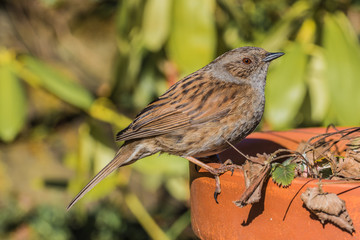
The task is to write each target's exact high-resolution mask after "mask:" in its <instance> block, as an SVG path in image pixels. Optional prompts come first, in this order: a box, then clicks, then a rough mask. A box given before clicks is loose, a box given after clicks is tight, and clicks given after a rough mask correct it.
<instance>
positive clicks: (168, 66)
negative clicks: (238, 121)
mask: <svg viewBox="0 0 360 240" xmlns="http://www.w3.org/2000/svg"><path fill="white" fill-rule="evenodd" d="M359 23H360V3H359V1H351V0H345V1H343V0H341V1H340V0H324V1H321V0H315V1H311V0H300V1H294V0H291V1H290V0H281V1H268V0H256V1H250V0H217V1H215V0H199V1H193V0H148V1H145V0H132V1H125V0H124V1H115V0H106V1H105V0H98V1H92V0H87V1H81V0H73V1H70V0H50V1H49V0H36V1H31V2H28V1H25V0H18V1H10V0H7V1H2V3H1V5H0V28H1V31H0V141H1V142H2V143H1V144H0V182H1V183H2V184H1V185H0V196H1V198H0V238H1V239H49V238H50V239H146V238H149V237H151V238H153V239H189V238H193V237H194V236H193V235H192V232H191V230H190V227H189V226H190V225H189V224H190V217H189V210H188V208H189V206H188V199H189V190H188V184H189V183H188V180H187V171H188V169H187V168H188V166H187V162H186V161H185V160H183V159H181V158H178V157H175V156H168V155H161V156H157V155H155V156H151V157H148V158H146V159H143V160H141V161H138V162H136V163H135V164H133V165H132V166H128V167H125V168H121V169H120V170H119V171H118V172H117V173H114V174H112V175H111V176H109V177H108V178H107V179H106V180H105V181H103V182H102V183H100V184H99V185H98V187H97V188H95V189H94V190H93V191H91V192H90V193H89V194H88V195H87V196H86V197H85V198H84V199H83V200H81V201H80V202H79V203H78V204H77V205H76V206H75V208H74V209H72V210H71V211H70V212H69V213H67V212H65V206H66V204H67V202H68V201H69V200H70V199H71V198H72V197H73V196H74V195H75V194H76V193H77V192H78V191H79V190H80V189H81V187H82V186H84V185H85V184H86V183H87V181H88V180H89V179H90V178H91V177H92V176H93V175H94V174H96V172H98V170H99V169H101V168H102V167H103V166H104V165H105V164H106V163H107V162H108V161H109V160H110V159H111V158H112V157H113V155H114V153H115V150H116V148H117V147H118V146H116V145H115V144H114V141H113V136H114V134H116V132H117V131H119V130H121V129H123V128H125V127H126V126H127V125H128V124H129V123H130V122H131V120H130V119H131V118H133V117H134V116H135V114H136V113H137V112H138V111H139V110H141V109H142V108H143V107H144V106H146V104H148V103H149V102H150V101H152V100H153V99H154V98H156V97H157V96H159V95H160V94H161V93H163V92H164V91H165V90H166V89H167V88H168V87H169V86H170V85H171V84H173V83H174V82H175V81H177V80H178V79H179V78H181V77H183V76H185V75H187V74H189V73H191V72H192V71H195V70H197V69H198V68H200V67H202V66H204V65H206V64H207V63H209V62H210V61H211V60H212V59H214V58H215V57H216V56H218V55H220V54H222V53H223V52H225V51H227V50H229V49H232V48H236V47H240V46H246V45H252V46H259V47H264V48H265V49H266V50H268V51H284V52H285V53H286V55H285V56H284V57H282V58H280V59H279V60H277V61H276V62H274V63H273V64H272V65H271V68H270V69H269V74H268V83H267V89H266V95H267V96H266V99H267V103H266V108H265V115H264V119H263V121H262V124H261V126H260V128H262V129H286V128H293V127H304V126H320V125H328V124H329V123H333V124H336V125H358V124H359V123H360V112H359V111H357V109H359V108H360V98H359V97H358V94H357V91H358V89H360V81H359V76H360V68H359V66H360V45H359V36H360V24H359Z"/></svg>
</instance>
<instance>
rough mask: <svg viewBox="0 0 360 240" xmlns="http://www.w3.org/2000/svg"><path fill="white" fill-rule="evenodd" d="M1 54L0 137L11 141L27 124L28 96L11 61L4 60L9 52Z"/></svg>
mask: <svg viewBox="0 0 360 240" xmlns="http://www.w3.org/2000/svg"><path fill="white" fill-rule="evenodd" d="M0 54H1V55H2V56H0V57H1V59H0V139H1V140H3V141H5V142H10V141H12V140H13V139H14V138H15V137H16V135H17V134H18V133H19V132H20V131H21V129H22V128H23V126H24V124H25V120H26V112H27V109H26V98H25V92H24V89H23V86H22V85H21V84H20V82H19V79H17V78H16V76H15V74H14V72H13V71H12V67H11V62H4V61H3V60H4V59H3V57H4V55H7V54H6V53H5V54H4V52H2V53H0ZM8 60H9V59H8Z"/></svg>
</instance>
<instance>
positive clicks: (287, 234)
mask: <svg viewBox="0 0 360 240" xmlns="http://www.w3.org/2000/svg"><path fill="white" fill-rule="evenodd" d="M325 131H326V129H324V128H307V129H297V130H291V131H286V132H257V133H253V134H251V135H250V136H248V137H247V138H246V139H244V140H243V141H242V142H241V143H239V144H237V148H238V149H239V150H240V151H242V152H243V153H245V154H249V155H253V156H254V155H256V153H263V152H266V153H272V152H274V151H275V150H277V149H280V148H288V149H293V150H295V149H296V148H297V146H298V144H299V142H301V141H307V140H308V139H309V138H311V137H313V136H315V135H317V134H320V133H325ZM220 157H221V159H222V160H226V159H228V158H230V159H231V160H233V161H234V162H236V163H241V162H243V161H244V159H243V158H242V157H241V156H240V155H239V154H238V153H236V152H235V151H234V150H232V149H229V150H227V151H225V152H224V153H222V154H220ZM210 165H212V166H218V165H217V164H215V163H210ZM190 181H191V184H190V185H191V186H190V201H191V222H192V228H193V230H194V232H195V234H196V235H197V236H198V237H199V238H200V239H206V240H208V239H247V240H251V239H317V240H319V239H320V240H321V239H358V235H359V234H357V233H356V232H355V233H353V234H352V235H351V234H349V233H348V232H345V231H343V230H341V229H339V228H338V227H336V226H334V225H333V224H331V223H327V224H325V225H324V226H323V225H322V224H321V223H320V221H318V220H317V219H316V216H315V215H313V214H311V213H310V212H309V211H308V210H307V209H306V208H305V207H304V206H303V203H302V201H301V199H300V195H301V194H302V193H303V192H304V191H305V190H306V189H307V188H311V187H316V186H318V185H317V183H318V180H316V179H311V178H296V179H294V180H293V182H292V184H291V186H289V187H288V188H281V187H278V186H277V185H276V184H275V183H273V182H272V180H271V179H269V181H268V182H267V187H266V188H265V190H264V193H263V197H262V199H261V201H260V202H259V203H256V204H254V205H248V206H246V207H244V208H239V207H236V206H235V205H234V203H233V201H236V200H238V199H239V198H240V196H241V194H242V193H243V192H244V191H245V184H244V176H243V173H242V171H240V170H236V171H235V172H234V174H233V176H231V173H230V172H228V173H225V174H223V175H222V176H220V181H221V190H222V191H221V194H220V195H219V196H218V201H219V204H217V203H216V202H215V200H214V198H213V194H214V190H215V180H214V178H213V177H212V176H211V174H209V173H207V172H204V171H203V170H202V169H200V171H199V172H198V171H196V168H195V166H194V165H193V164H191V165H190ZM322 182H324V183H326V182H334V181H329V180H323V181H322ZM323 190H324V191H325V192H331V193H336V194H338V196H339V197H340V198H341V199H343V200H345V202H346V207H347V210H348V212H349V214H350V217H351V219H352V220H353V223H354V227H355V230H357V231H360V207H359V205H360V184H359V183H341V184H331V185H326V184H324V185H323Z"/></svg>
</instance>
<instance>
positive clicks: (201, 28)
mask: <svg viewBox="0 0 360 240" xmlns="http://www.w3.org/2000/svg"><path fill="white" fill-rule="evenodd" d="M214 11H215V1H214V0H197V1H194V0H175V1H174V6H173V25H172V27H171V33H170V39H169V45H168V48H167V52H168V54H169V56H170V58H171V60H173V61H174V62H175V63H176V64H177V66H178V68H179V69H180V71H181V72H182V73H183V74H189V73H191V72H193V71H195V70H197V69H199V68H201V67H203V66H205V65H206V64H208V63H209V62H210V61H212V60H213V58H214V54H215V45H216V32H215V19H214Z"/></svg>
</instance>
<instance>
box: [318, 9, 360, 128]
mask: <svg viewBox="0 0 360 240" xmlns="http://www.w3.org/2000/svg"><path fill="white" fill-rule="evenodd" d="M323 44H324V48H325V56H326V63H327V80H328V82H327V83H328V86H329V90H330V99H331V107H332V108H333V111H332V112H333V113H335V114H334V115H333V116H334V117H335V119H332V121H333V122H335V121H336V122H337V123H338V124H340V125H358V124H359V123H360V111H357V110H358V109H359V108H360V98H359V96H358V95H359V89H360V81H359V76H360V67H359V66H360V46H359V41H358V40H357V38H356V34H355V33H354V30H353V29H352V27H351V24H350V23H349V21H348V20H347V18H346V16H345V15H344V14H343V13H338V14H335V15H334V14H332V15H331V14H327V15H325V18H324V36H323Z"/></svg>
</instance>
